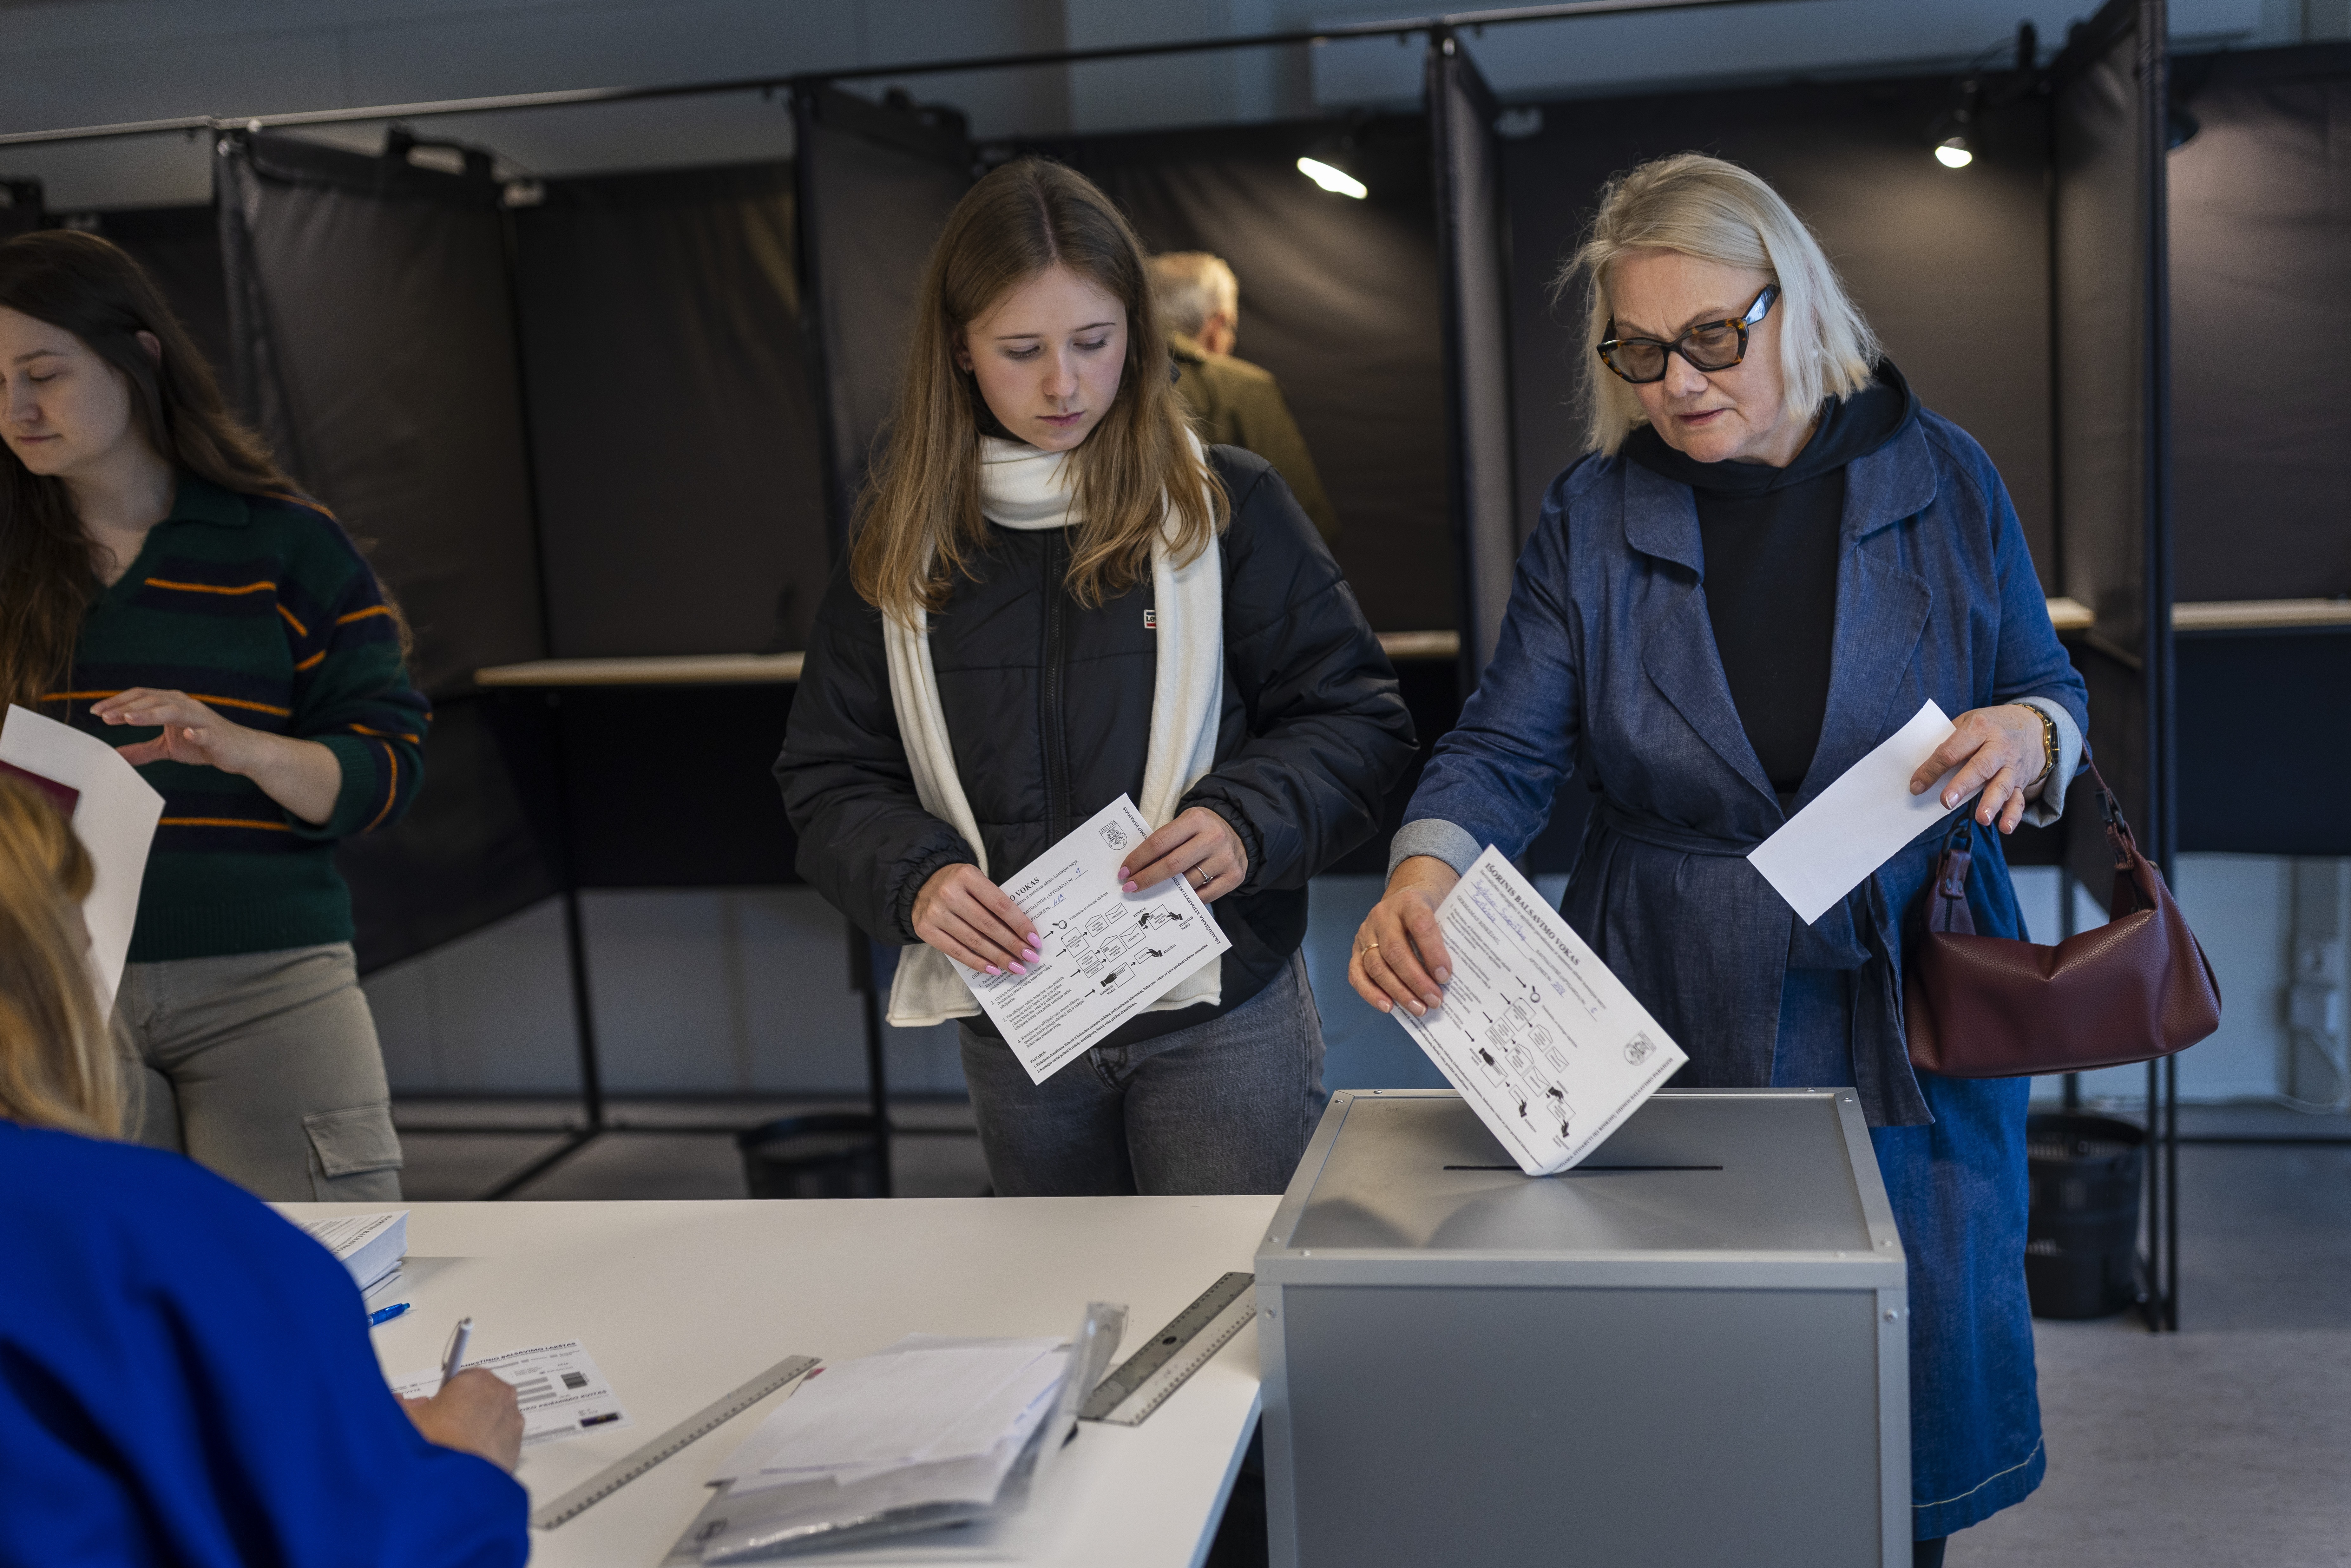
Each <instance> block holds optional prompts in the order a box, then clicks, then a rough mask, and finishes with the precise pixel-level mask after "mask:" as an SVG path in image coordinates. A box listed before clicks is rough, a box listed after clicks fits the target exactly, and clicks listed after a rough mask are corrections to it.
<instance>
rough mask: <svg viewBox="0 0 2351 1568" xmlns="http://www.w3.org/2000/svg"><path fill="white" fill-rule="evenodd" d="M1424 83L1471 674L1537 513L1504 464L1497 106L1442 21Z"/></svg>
mask: <svg viewBox="0 0 2351 1568" xmlns="http://www.w3.org/2000/svg"><path fill="white" fill-rule="evenodd" d="M1426 97H1427V101H1428V120H1429V126H1430V129H1431V131H1432V132H1433V137H1434V140H1435V142H1436V151H1437V157H1436V172H1437V228H1438V235H1437V237H1438V245H1439V251H1440V255H1441V256H1442V257H1443V260H1444V267H1445V295H1444V299H1445V309H1444V316H1445V321H1444V325H1445V350H1446V352H1445V384H1446V390H1447V402H1448V403H1449V404H1450V407H1449V408H1448V410H1447V413H1449V415H1450V428H1451V435H1452V441H1451V443H1450V445H1451V452H1450V458H1451V461H1450V463H1449V464H1448V468H1449V471H1450V472H1449V476H1450V479H1451V488H1452V495H1451V497H1450V499H1451V502H1452V507H1451V510H1452V516H1453V530H1454V538H1455V539H1456V541H1457V544H1456V549H1457V559H1458V561H1459V563H1460V564H1459V567H1458V570H1459V571H1460V573H1461V594H1460V597H1461V620H1460V625H1461V670H1462V680H1463V683H1464V685H1465V686H1468V685H1476V684H1477V678H1478V676H1479V674H1480V673H1482V672H1483V671H1484V669H1485V668H1486V664H1487V662H1488V661H1489V660H1490V659H1491V658H1492V657H1493V656H1494V643H1495V641H1496V639H1497V638H1498V637H1499V636H1500V634H1501V629H1502V612H1503V611H1504V610H1505V609H1507V608H1508V607H1509V604H1510V573H1511V570H1512V569H1513V568H1514V567H1515V566H1516V565H1517V562H1518V559H1519V547H1520V545H1521V544H1523V543H1524V542H1525V541H1526V538H1527V536H1528V535H1529V534H1530V533H1531V532H1532V531H1533V527H1534V525H1533V519H1532V517H1531V515H1530V508H1529V507H1525V506H1521V505H1520V503H1519V499H1518V497H1517V496H1516V495H1515V494H1514V493H1513V492H1514V488H1515V486H1513V484H1512V477H1513V476H1512V474H1511V467H1512V463H1513V453H1512V451H1511V440H1510V434H1511V433H1510V226H1509V223H1508V221H1507V218H1506V215H1505V208H1504V200H1503V194H1502V154H1501V143H1500V140H1499V138H1498V137H1497V136H1496V135H1495V133H1494V121H1495V118H1496V116H1497V115H1498V114H1499V105H1498V104H1497V102H1496V101H1495V99H1494V94H1493V92H1492V90H1491V89H1489V88H1488V87H1487V85H1486V80H1485V78H1483V77H1481V76H1479V74H1478V68H1477V66H1476V65H1475V64H1473V63H1472V62H1471V60H1470V58H1469V56H1468V52H1467V51H1465V50H1463V49H1462V48H1461V47H1460V46H1459V42H1458V40H1457V39H1456V38H1455V37H1454V36H1453V35H1452V34H1451V33H1449V32H1445V31H1439V32H1437V33H1436V34H1433V35H1432V36H1431V37H1430V38H1429V41H1428V73H1427V84H1426Z"/></svg>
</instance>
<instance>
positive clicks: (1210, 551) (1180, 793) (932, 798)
mask: <svg viewBox="0 0 2351 1568" xmlns="http://www.w3.org/2000/svg"><path fill="white" fill-rule="evenodd" d="M1192 446H1193V451H1194V453H1195V455H1198V454H1199V452H1200V445H1199V442H1198V441H1197V440H1196V439H1195V440H1194V441H1193V444H1192ZM1068 459H1069V454H1067V453H1065V452H1040V451H1039V450H1038V449H1037V448H1036V447H1033V446H1029V445H1028V444H1024V443H1021V442H1018V441H1003V440H999V439H998V438H997V437H995V436H984V437H982V438H981V442H980V468H979V474H980V479H979V488H980V508H979V509H980V515H981V516H983V517H987V519H988V520H989V521H990V522H994V523H998V524H1000V525H1001V526H1003V527H1005V528H1020V529H1040V528H1068V527H1070V526H1071V525H1072V524H1075V523H1079V522H1081V521H1083V520H1084V519H1083V517H1081V514H1080V513H1079V511H1078V507H1077V497H1076V495H1075V493H1074V492H1073V491H1072V489H1071V486H1072V485H1073V484H1074V482H1075V478H1076V476H1075V473H1074V471H1073V470H1071V467H1070V466H1069V462H1068ZM1151 588H1152V595H1153V597H1154V598H1155V600H1156V601H1157V602H1156V603H1155V605H1154V606H1153V612H1154V619H1155V621H1156V622H1157V624H1158V632H1159V658H1158V666H1157V671H1156V674H1155V678H1154V680H1153V683H1152V692H1151V744H1150V747H1149V749H1148V750H1147V751H1146V752H1145V753H1144V764H1143V799H1141V800H1138V801H1136V802H1135V805H1136V807H1137V808H1138V809H1139V810H1141V811H1142V812H1143V817H1144V821H1147V822H1149V823H1150V824H1151V826H1152V828H1153V829H1154V830H1155V831H1156V830H1157V829H1159V828H1163V827H1165V826H1166V824H1167V823H1168V821H1170V820H1172V819H1173V818H1174V817H1175V810H1176V807H1177V806H1178V805H1179V804H1180V803H1181V802H1182V800H1183V799H1184V793H1185V791H1186V790H1187V789H1191V787H1192V786H1193V785H1194V784H1195V783H1196V782H1198V781H1199V779H1200V777H1201V775H1203V774H1205V773H1206V772H1207V771H1208V768H1210V767H1211V766H1212V765H1213V764H1214V763H1215V762H1216V759H1217V721H1218V719H1219V717H1220V716H1221V715H1222V711H1223V708H1224V695H1225V580H1224V562H1223V556H1222V552H1221V551H1220V550H1219V549H1218V548H1217V541H1216V540H1215V539H1214V538H1211V539H1209V541H1208V548H1207V549H1204V550H1202V551H1201V552H1200V553H1199V554H1198V555H1197V556H1196V557H1194V558H1193V559H1192V560H1191V562H1190V563H1189V564H1188V565H1186V566H1181V567H1179V566H1177V565H1175V563H1174V562H1173V561H1172V560H1170V559H1168V550H1167V537H1166V533H1165V530H1163V531H1162V533H1161V535H1160V537H1159V538H1156V539H1155V540H1153V541H1152V546H1151ZM882 639H883V651H884V653H886V654H887V656H888V658H889V663H890V706H891V707H892V708H893V709H894V710H895V711H896V713H897V716H898V735H899V738H900V740H901V741H902V742H903V743H904V746H905V748H906V765H907V768H908V769H909V771H911V772H912V773H913V774H914V794H915V796H916V797H917V798H918V799H920V800H921V801H922V803H923V810H925V811H928V812H930V813H931V815H933V816H935V817H937V818H938V819H940V820H941V821H945V822H946V824H947V825H948V826H950V827H952V828H954V829H955V831H956V832H958V833H961V834H962V835H963V841H964V842H965V843H966V844H967V845H969V846H970V848H971V852H972V854H973V855H974V856H975V857H976V858H977V860H978V862H979V870H980V874H982V875H983V876H985V875H987V873H988V867H987V845H985V844H983V843H982V842H981V841H980V837H979V825H978V823H977V821H975V820H974V819H973V817H972V814H971V802H970V800H968V799H967V798H966V796H965V795H964V790H963V779H962V777H961V776H960V775H959V774H958V773H957V772H956V760H955V751H954V748H953V747H951V746H950V745H949V744H948V742H947V719H946V709H945V708H944V707H943V706H941V705H940V702H939V681H938V672H937V670H936V669H935V667H934V666H933V664H932V663H931V632H930V618H929V617H928V616H927V615H925V613H924V612H923V611H922V609H921V608H920V607H919V606H917V607H916V609H915V611H914V622H913V623H912V624H908V623H906V622H902V621H900V620H899V619H898V618H897V617H896V616H894V615H888V616H884V617H883V631H882ZM1223 996H1224V985H1223V967H1222V961H1221V960H1220V959H1218V958H1211V959H1209V960H1208V961H1207V963H1206V964H1203V965H1202V966H1201V967H1199V968H1197V969H1195V970H1194V971H1193V972H1192V973H1191V974H1189V975H1186V977H1184V978H1183V980H1182V981H1181V982H1179V983H1178V984H1177V985H1176V987H1175V989H1173V990H1171V991H1169V992H1168V993H1167V994H1166V995H1165V996H1164V997H1162V998H1159V999H1158V1000H1157V1001H1155V1002H1154V1003H1152V1004H1151V1006H1150V1007H1149V1008H1147V1009H1144V1010H1145V1011H1147V1012H1167V1011H1171V1010H1173V1009H1177V1008H1188V1007H1195V1006H1197V1005H1199V1004H1201V1003H1204V1002H1205V1003H1207V1004H1208V1005H1209V1006H1212V1007H1213V1006H1215V1005H1216V1004H1217V1002H1218V1001H1220V1000H1221V999H1222V998H1223ZM979 1010H980V1008H979V1003H978V1001H977V999H976V998H974V997H973V996H972V994H971V988H970V987H968V986H967V985H965V984H964V982H963V977H962V976H961V975H959V974H957V973H956V967H955V964H954V963H953V961H951V960H950V959H949V958H948V957H947V956H946V954H944V953H942V952H940V951H939V950H938V949H937V948H935V947H933V946H929V945H928V944H927V943H921V942H918V943H916V944H915V945H914V946H911V947H909V948H907V949H905V950H904V953H902V954H901V955H900V956H899V959H898V977H897V978H896V979H895V980H893V982H892V983H891V986H890V1021H891V1022H892V1023H893V1024H896V1025H898V1026H899V1027H900V1028H902V1029H914V1028H920V1027H922V1026H925V1025H928V1024H935V1023H944V1022H945V1021H946V1020H947V1019H953V1018H970V1017H972V1016H974V1015H975V1014H977V1012H978V1011H979Z"/></svg>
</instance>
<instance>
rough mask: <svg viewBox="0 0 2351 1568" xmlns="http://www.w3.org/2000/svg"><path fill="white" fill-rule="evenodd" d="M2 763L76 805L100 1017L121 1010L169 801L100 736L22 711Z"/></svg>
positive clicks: (3, 730) (6, 729)
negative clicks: (151, 853) (151, 855)
mask: <svg viewBox="0 0 2351 1568" xmlns="http://www.w3.org/2000/svg"><path fill="white" fill-rule="evenodd" d="M0 762H5V763H8V764H10V765H11V766H12V767H14V768H16V769H17V770H18V771H21V772H24V773H29V774H31V775H33V776H34V780H35V782H36V784H37V786H44V785H45V786H49V787H50V788H47V789H45V790H44V792H45V793H47V795H48V796H49V798H50V799H51V800H58V801H59V802H60V804H62V803H63V799H62V794H61V791H70V792H71V793H72V794H73V795H74V797H75V799H74V803H73V810H72V818H73V826H74V833H75V836H76V837H78V838H79V839H80V840H81V841H82V847H83V848H84V849H87V850H88V851H89V860H90V867H91V869H92V871H94V872H95V873H96V875H95V877H94V879H93V880H92V882H91V883H90V889H89V897H88V898H85V899H83V900H82V904H81V915H82V919H83V921H84V922H85V923H87V924H88V925H89V961H90V967H91V968H92V969H93V970H95V971H96V972H97V979H98V1000H99V1011H100V1012H106V1013H110V1012H112V1011H113V1010H114V991H115V988H116V987H118V986H120V984H121V983H122V964H123V960H124V959H126V958H128V957H129V956H131V925H132V923H133V922H135V921H136V920H137V919H138V918H139V888H140V884H141V883H143V882H145V881H146V879H147V850H148V846H149V845H151V844H152V843H153V842H154V841H155V824H156V822H157V821H160V820H161V819H162V815H163V797H162V796H161V795H159V794H157V793H156V792H155V789H154V786H152V785H151V784H149V783H148V782H147V780H145V779H141V777H139V770H138V769H137V768H133V767H131V764H129V763H128V762H125V761H123V760H122V757H121V754H120V753H119V752H118V751H116V750H115V748H114V747H111V746H109V745H108V744H107V743H106V742H104V741H102V740H100V739H99V738H98V737H96V736H94V735H84V734H83V733H82V732H81V731H80V730H78V729H76V728H74V727H72V726H71V725H65V724H59V723H58V722H57V720H55V719H53V718H43V717H42V716H40V715H39V714H37V713H35V712H33V710H32V709H30V708H21V707H18V706H16V705H15V704H13V703H12V704H10V705H9V707H8V716H7V718H6V720H5V724H0Z"/></svg>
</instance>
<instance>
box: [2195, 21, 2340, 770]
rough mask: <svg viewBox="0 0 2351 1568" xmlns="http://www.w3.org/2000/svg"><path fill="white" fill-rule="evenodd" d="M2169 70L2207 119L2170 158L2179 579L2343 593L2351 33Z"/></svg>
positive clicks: (2230, 591)
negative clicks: (2343, 38)
mask: <svg viewBox="0 0 2351 1568" xmlns="http://www.w3.org/2000/svg"><path fill="white" fill-rule="evenodd" d="M2177 70H2178V77H2179V79H2178V80H2177V81H2176V82H2175V86H2174V90H2173V97H2174V99H2176V100H2178V101H2179V102H2181V103H2183V104H2184V106H2185V107H2186V108H2187V110H2189V113H2191V114H2192V115H2193V116H2194V117H2195V120H2197V122H2198V123H2199V126H2200V129H2199V131H2197V134H2196V135H2195V137H2194V139H2193V140H2191V141H2189V142H2188V143H2187V144H2186V145H2184V146H2182V147H2181V148H2179V151H2177V152H2173V153H2172V154H2171V157H2170V160H2169V162H2170V233H2171V323H2172V326H2171V329H2172V347H2173V351H2174V355H2175V359H2176V362H2177V363H2178V365H2179V371H2178V373H2177V375H2176V376H2175V377H2174V380H2173V382H2172V400H2173V411H2174V419H2173V453H2174V458H2173V492H2172V497H2173V517H2174V524H2173V527H2174V530H2175V531H2174V538H2175V545H2174V552H2175V554H2174V567H2173V574H2174V585H2175V588H2176V590H2177V591H2178V593H2179V597H2180V598H2181V599H2184V600H2197V599H2299V598H2316V597H2325V596H2327V595H2331V594H2337V593H2346V592H2351V527H2346V524H2345V521H2344V516H2345V508H2346V498H2351V440H2346V439H2345V432H2346V430H2351V381H2346V379H2345V378H2344V377H2343V376H2342V375H2341V374H2339V373H2336V372H2335V369H2334V367H2336V366H2339V365H2342V364H2344V363H2345V362H2346V360H2351V160H2346V158H2345V157H2344V155H2343V149H2344V147H2345V146H2346V142H2351V46H2346V45H2326V46H2322V47H2302V48H2292V49H2264V50H2260V51H2257V52H2253V53H2249V54H2241V55H2214V56H2208V57H2203V58H2201V59H2199V60H2196V61H2193V62H2190V61H2185V60H2183V61H2181V62H2179V66H2178V68H2177ZM2191 70H2192V71H2193V77H2192V78H2191V77H2190V73H2191ZM2183 695H2184V694H2183ZM2187 711H2188V710H2187V709H2185V708H2183V709H2182V713H2183V715H2184V714H2185V713H2186V712H2187ZM2186 760H2187V758H2186V756H2185V754H2184V753H2183V757H2182V763H2183V766H2185V764H2186ZM2184 782H2185V780H2184V779H2183V785H2184Z"/></svg>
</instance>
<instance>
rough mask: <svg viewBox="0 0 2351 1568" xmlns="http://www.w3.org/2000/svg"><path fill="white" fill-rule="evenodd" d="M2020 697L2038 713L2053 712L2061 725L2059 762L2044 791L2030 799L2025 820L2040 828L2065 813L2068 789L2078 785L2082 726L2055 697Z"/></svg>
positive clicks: (2053, 718) (2044, 783)
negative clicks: (2076, 775) (2076, 780)
mask: <svg viewBox="0 0 2351 1568" xmlns="http://www.w3.org/2000/svg"><path fill="white" fill-rule="evenodd" d="M2017 701H2019V702H2021V703H2022V704H2023V705H2024V706H2026V707H2029V708H2032V710H2033V711H2034V712H2036V713H2043V714H2046V715H2048V716H2049V722H2050V723H2052V724H2053V725H2055V726H2056V727H2057V766H2056V767H2054V768H2051V769H2050V770H2049V777H2048V778H2047V779H2043V780H2042V784H2041V790H2040V793H2039V794H2038V795H2037V796H2035V797H2034V798H2033V799H2032V800H2029V801H2027V802H2026V803H2025V807H2024V821H2028V822H2030V823H2032V825H2033V826H2034V827H2036V828H2045V827H2047V826H2048V825H2049V824H2050V823H2052V822H2053V821H2056V820H2057V819H2058V818H2060V817H2062V816H2064V814H2065V791H2066V790H2068V789H2072V788H2073V785H2074V774H2076V773H2078V772H2080V771H2081V770H2082V727H2081V726H2080V725H2077V724H2075V723H2074V716H2073V715H2072V714H2070V713H2067V712H2066V711H2065V705H2064V703H2061V702H2058V701H2056V700H2054V699H2053V698H2051V697H2019V698H2018V699H2017Z"/></svg>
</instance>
